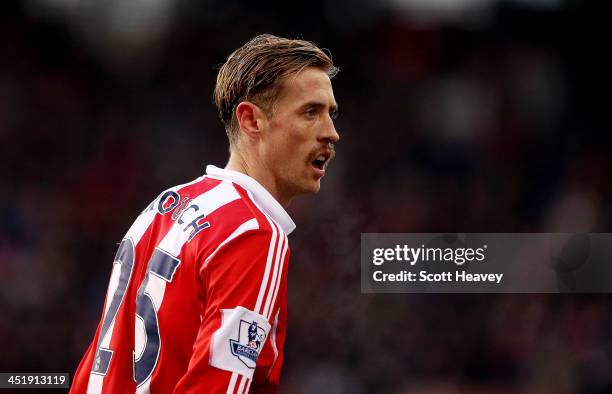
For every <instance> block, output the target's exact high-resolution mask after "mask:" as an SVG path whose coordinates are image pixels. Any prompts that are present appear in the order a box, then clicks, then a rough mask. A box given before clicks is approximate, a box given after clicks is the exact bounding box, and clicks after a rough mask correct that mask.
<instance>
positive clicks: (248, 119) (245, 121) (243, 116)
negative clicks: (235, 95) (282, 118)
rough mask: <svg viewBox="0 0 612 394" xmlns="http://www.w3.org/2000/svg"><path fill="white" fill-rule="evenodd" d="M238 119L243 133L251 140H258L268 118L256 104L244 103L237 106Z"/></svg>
mask: <svg viewBox="0 0 612 394" xmlns="http://www.w3.org/2000/svg"><path fill="white" fill-rule="evenodd" d="M236 119H237V120H238V126H239V127H240V132H241V133H244V134H245V135H246V137H247V138H249V139H257V138H259V136H260V134H261V131H262V129H263V127H264V124H265V121H266V116H265V113H264V111H263V110H262V109H261V108H259V107H258V106H257V105H256V104H253V103H251V102H250V101H243V102H241V103H240V104H238V105H237V106H236Z"/></svg>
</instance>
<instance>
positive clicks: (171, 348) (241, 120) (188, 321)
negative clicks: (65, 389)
mask: <svg viewBox="0 0 612 394" xmlns="http://www.w3.org/2000/svg"><path fill="white" fill-rule="evenodd" d="M336 72H337V68H336V67H334V65H333V63H332V61H331V59H330V58H329V56H328V55H327V54H326V53H325V52H323V51H322V50H321V49H319V48H318V47H317V46H315V45H314V44H313V43H311V42H307V41H302V40H289V39H285V38H279V37H276V36H272V35H260V36H257V37H255V38H253V39H252V40H251V41H249V42H247V43H246V44H245V45H244V46H242V47H241V48H239V49H238V50H236V51H235V52H234V53H232V54H231V55H230V56H229V57H228V59H227V61H226V62H225V64H224V65H223V66H222V67H221V69H220V70H219V74H218V76H217V85H216V88H215V94H214V97H215V104H216V106H217V108H218V110H219V115H220V117H221V120H222V121H223V123H224V124H225V129H226V131H227V135H228V137H229V145H230V158H229V162H228V164H227V166H226V167H225V168H224V169H221V168H217V167H214V166H208V167H207V168H206V174H205V175H203V176H201V177H200V178H197V179H196V180H194V181H192V182H189V183H186V184H183V185H180V186H176V187H172V188H170V189H168V190H166V191H164V192H163V193H161V194H160V195H159V196H158V197H157V198H156V199H155V200H154V201H153V202H152V203H151V204H150V205H149V206H148V207H147V208H146V209H145V210H144V211H143V212H142V213H141V214H140V216H138V218H137V219H136V221H135V222H134V224H133V225H132V227H131V228H130V229H129V231H128V232H127V234H126V235H125V237H124V238H123V240H122V241H121V243H120V245H119V249H118V250H117V253H116V256H115V260H114V264H113V270H112V273H111V277H110V282H109V286H108V292H107V295H106V302H105V304H104V310H103V313H102V318H101V320H100V324H99V325H98V328H97V330H96V334H95V337H94V339H93V341H92V343H91V345H90V346H89V349H88V350H87V352H86V353H85V356H84V357H83V359H82V361H81V363H80V364H79V367H78V369H77V372H76V374H75V376H74V379H73V385H72V388H71V393H74V394H77V393H114V394H116V393H148V392H152V393H249V392H250V393H273V392H275V391H276V388H277V387H278V383H279V377H280V371H281V366H282V361H283V345H284V342H285V330H286V319H287V266H288V264H289V246H288V241H287V235H288V234H290V233H291V232H292V231H293V229H294V228H295V224H294V223H293V221H292V220H291V218H290V217H289V215H288V214H287V212H285V209H284V207H286V206H287V205H288V204H289V203H290V201H291V200H292V199H293V198H294V197H295V196H298V195H300V194H305V193H316V192H317V191H318V190H319V188H320V181H321V178H322V177H323V175H324V174H325V170H326V167H327V165H328V163H329V161H330V160H331V159H332V157H333V156H334V147H333V144H334V143H335V142H337V141H338V139H339V136H338V133H337V132H336V130H335V128H334V123H333V118H334V115H335V114H336V111H337V104H336V101H335V99H334V95H333V91H332V86H331V82H330V78H332V77H333V76H334V75H335V73H336Z"/></svg>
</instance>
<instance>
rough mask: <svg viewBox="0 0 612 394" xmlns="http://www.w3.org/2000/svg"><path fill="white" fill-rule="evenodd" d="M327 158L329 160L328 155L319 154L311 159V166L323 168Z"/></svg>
mask: <svg viewBox="0 0 612 394" xmlns="http://www.w3.org/2000/svg"><path fill="white" fill-rule="evenodd" d="M328 160H329V155H327V154H320V155H319V156H317V157H316V159H314V160H313V161H312V166H313V167H314V168H316V169H318V170H324V169H325V164H326V163H327V161H328Z"/></svg>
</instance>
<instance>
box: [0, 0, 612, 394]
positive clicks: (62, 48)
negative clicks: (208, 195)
mask: <svg viewBox="0 0 612 394" xmlns="http://www.w3.org/2000/svg"><path fill="white" fill-rule="evenodd" d="M605 4H606V1H600V2H587V1H579V0H574V1H570V0H566V1H563V0H514V1H509V0H507V1H501V0H378V1H376V0H358V1H348V0H311V1H307V2H303V1H295V2H293V1H292V2H286V1H272V2H268V3H256V2H247V1H241V0H224V1H216V0H202V1H186V0H147V1H145V0H29V1H22V2H15V1H9V2H2V4H1V5H0V153H1V154H0V190H1V193H0V339H1V342H0V347H1V350H0V371H2V372H71V373H73V372H74V370H75V369H76V366H77V364H78V362H79V360H80V358H81V356H82V354H83V353H84V351H85V349H86V347H87V346H88V344H89V342H90V341H91V339H92V337H93V334H94V331H95V328H96V326H97V324H98V321H99V318H100V314H101V309H102V302H103V297H104V293H105V291H106V286H107V281H108V278H109V275H110V270H111V265H112V259H113V257H114V254H115V250H116V247H117V243H118V242H119V241H120V240H121V238H122V236H123V235H124V234H125V232H126V231H127V229H128V228H129V226H130V225H131V223H132V221H133V220H134V219H135V217H136V216H137V215H138V213H139V212H140V211H141V210H142V209H143V208H144V207H146V206H147V204H148V203H149V202H150V201H151V200H152V199H153V198H154V197H155V196H156V195H157V194H158V193H159V192H160V191H161V190H163V189H165V188H167V187H169V186H171V185H174V184H178V183H183V182H185V181H188V180H190V179H193V178H195V177H197V176H199V175H201V174H202V173H203V172H204V169H205V165H206V164H216V165H219V166H223V165H224V164H225V161H226V159H227V142H226V136H225V133H224V130H223V128H222V126H221V123H220V121H219V120H218V118H217V114H216V111H215V108H214V105H213V104H212V91H213V87H214V81H215V76H216V72H217V69H218V67H219V65H220V64H221V63H223V62H224V60H225V58H226V56H227V55H228V54H229V53H230V52H231V51H233V50H234V49H235V48H237V47H238V46H240V45H241V44H242V43H244V42H246V41H247V40H248V39H249V38H251V37H252V36H253V35H255V34H257V33H266V32H269V33H274V34H277V35H282V36H287V37H290V38H304V39H308V40H311V41H314V42H316V43H317V44H319V45H320V46H322V47H325V48H329V49H330V51H331V53H332V55H333V58H334V60H335V62H336V64H337V65H339V66H340V68H341V70H342V71H341V72H340V74H339V75H338V77H337V79H336V80H335V81H334V89H335V95H336V99H337V101H338V103H339V104H340V117H339V119H338V120H337V123H336V126H337V129H338V131H339V133H340V135H341V141H340V142H339V144H338V145H337V151H338V154H337V158H336V160H335V161H334V163H333V164H332V166H331V167H330V170H329V172H328V175H327V176H326V177H325V179H324V180H323V187H322V191H321V192H320V193H319V195H317V196H314V197H313V196H308V197H303V198H301V199H299V200H296V201H295V202H294V204H293V205H292V206H291V207H290V209H289V211H290V213H291V215H292V216H293V217H294V220H295V222H296V223H297V226H298V228H297V231H296V232H295V233H293V235H292V251H293V255H292V262H291V267H290V279H289V281H290V293H289V297H290V299H289V309H290V315H289V325H290V327H289V336H288V342H287V345H286V349H285V350H286V362H285V369H284V373H283V381H282V383H283V384H282V391H281V392H282V393H284V394H302V393H304V394H311V393H322V394H325V393H329V394H344V393H347V394H348V393H350V394H369V393H391V394H412V393H417V394H420V393H434V394H454V393H462V394H467V393H470V394H476V393H494V394H502V393H504V394H505V393H508V394H509V393H559V394H565V393H568V394H569V393H589V394H590V393H593V394H595V393H609V392H612V358H611V355H612V353H611V349H610V340H611V339H612V308H611V305H610V297H609V296H607V295H492V294H487V295H484V294H483V295H478V294H473V295H458V294H455V295H435V294H426V295H416V294H380V295H363V294H360V285H359V284H360V279H359V278H360V264H359V251H360V233H362V232H612V196H611V190H610V176H611V164H612V163H611V156H610V147H611V144H610V143H611V139H612V138H611V134H610V131H611V128H610V109H609V107H608V102H609V99H608V95H609V92H610V89H609V87H610V84H609V82H610V78H609V76H610V70H611V67H610V61H609V60H608V59H607V52H609V48H610V45H609V38H608V37H609V32H608V30H610V29H609V28H608V26H609V24H610V22H609V17H608V13H607V12H606V11H605V10H606V7H605ZM606 48H607V49H606ZM24 392H25V391H24Z"/></svg>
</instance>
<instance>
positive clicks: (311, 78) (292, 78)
mask: <svg viewBox="0 0 612 394" xmlns="http://www.w3.org/2000/svg"><path fill="white" fill-rule="evenodd" d="M308 102H316V103H319V104H323V105H327V106H330V107H335V106H337V104H336V100H335V98H334V91H333V89H332V85H331V81H330V80H329V77H328V76H327V74H326V73H325V71H323V70H320V69H318V68H313V67H309V68H306V69H304V70H302V71H300V72H299V73H297V74H293V75H289V76H287V77H285V79H284V81H283V83H282V89H281V94H280V96H279V99H278V102H277V104H280V105H289V106H300V105H303V104H305V103H308Z"/></svg>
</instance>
